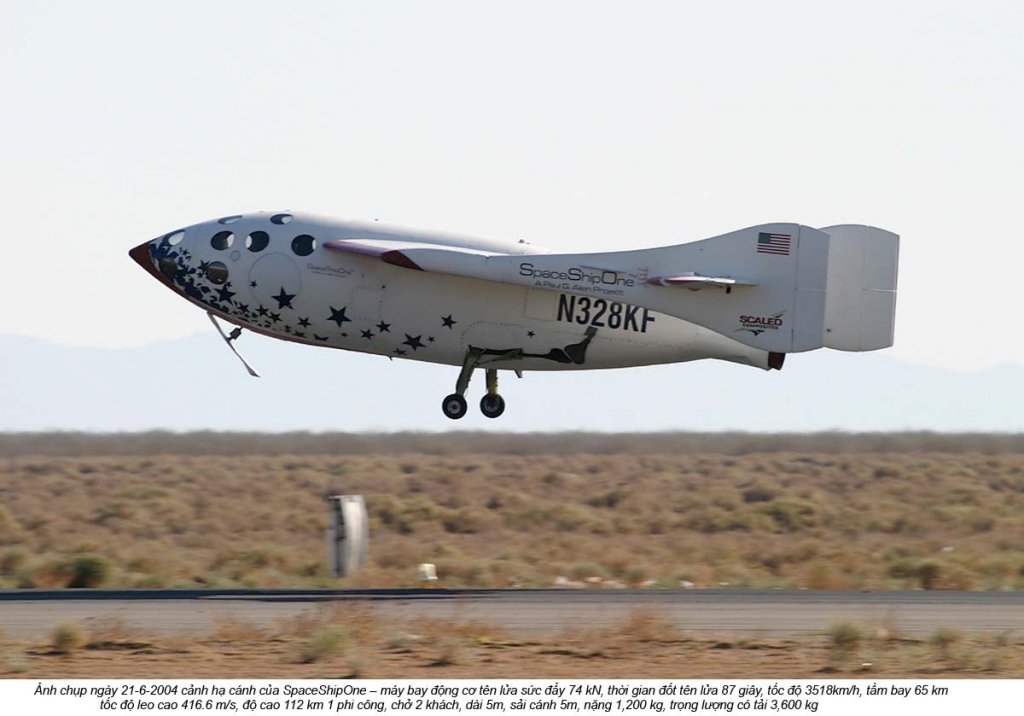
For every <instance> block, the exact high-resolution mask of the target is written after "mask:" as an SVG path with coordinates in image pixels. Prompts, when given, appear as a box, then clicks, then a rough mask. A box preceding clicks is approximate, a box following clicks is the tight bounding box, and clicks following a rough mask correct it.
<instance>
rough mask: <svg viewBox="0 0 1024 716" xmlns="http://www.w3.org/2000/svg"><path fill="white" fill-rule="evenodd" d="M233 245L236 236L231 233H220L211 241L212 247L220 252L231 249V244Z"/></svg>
mask: <svg viewBox="0 0 1024 716" xmlns="http://www.w3.org/2000/svg"><path fill="white" fill-rule="evenodd" d="M233 243H235V235H234V234H232V233H231V232H230V231H218V232H217V233H216V234H214V235H213V238H212V239H210V246H212V247H213V248H215V249H217V250H218V251H223V250H224V249H229V248H231V244H233Z"/></svg>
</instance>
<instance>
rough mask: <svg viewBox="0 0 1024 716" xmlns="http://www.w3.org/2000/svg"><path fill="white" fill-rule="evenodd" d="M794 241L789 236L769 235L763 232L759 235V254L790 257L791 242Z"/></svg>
mask: <svg viewBox="0 0 1024 716" xmlns="http://www.w3.org/2000/svg"><path fill="white" fill-rule="evenodd" d="M792 239H793V237H792V236H790V235H789V234H769V233H766V232H764V231H762V232H761V233H759V234H758V235H757V253H759V254H778V255H779V256H789V242H790V241H791V240H792Z"/></svg>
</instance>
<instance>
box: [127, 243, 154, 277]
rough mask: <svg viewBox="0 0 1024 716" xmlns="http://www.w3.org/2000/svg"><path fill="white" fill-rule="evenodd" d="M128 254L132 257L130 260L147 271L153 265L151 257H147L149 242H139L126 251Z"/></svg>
mask: <svg viewBox="0 0 1024 716" xmlns="http://www.w3.org/2000/svg"><path fill="white" fill-rule="evenodd" d="M128 255H129V256H131V257H132V260H133V261H134V262H135V263H137V264H138V265H139V266H141V267H142V268H144V269H146V270H147V271H148V270H149V268H150V267H151V266H152V265H153V261H152V259H150V257H149V242H148V241H147V242H146V243H144V244H139V245H138V246H136V247H135V248H134V249H132V250H131V251H129V252H128Z"/></svg>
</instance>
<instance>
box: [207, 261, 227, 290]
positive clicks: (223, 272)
mask: <svg viewBox="0 0 1024 716" xmlns="http://www.w3.org/2000/svg"><path fill="white" fill-rule="evenodd" d="M206 277H207V278H208V279H210V280H211V281H212V282H213V283H216V284H222V283H224V282H225V281H227V280H228V267H227V266H225V265H224V264H222V263H221V262H220V261H211V262H210V263H209V264H208V265H207V267H206Z"/></svg>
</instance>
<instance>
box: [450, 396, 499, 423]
mask: <svg viewBox="0 0 1024 716" xmlns="http://www.w3.org/2000/svg"><path fill="white" fill-rule="evenodd" d="M502 407H504V406H502ZM466 408H467V406H466V399H465V398H463V397H462V396H461V395H459V394H458V393H452V394H451V395H449V396H448V397H447V398H445V399H444V400H442V401H441V411H442V412H443V413H444V414H445V415H446V416H447V417H449V418H451V419H452V420H458V419H459V418H461V417H462V416H463V415H465V414H466Z"/></svg>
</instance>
